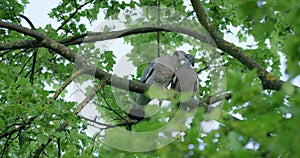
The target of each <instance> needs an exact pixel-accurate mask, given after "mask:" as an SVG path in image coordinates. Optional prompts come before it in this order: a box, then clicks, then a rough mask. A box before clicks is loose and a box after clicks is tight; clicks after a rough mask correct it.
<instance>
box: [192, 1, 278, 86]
mask: <svg viewBox="0 0 300 158" xmlns="http://www.w3.org/2000/svg"><path fill="white" fill-rule="evenodd" d="M191 3H192V6H193V8H194V11H195V12H196V15H197V18H198V20H199V21H200V23H201V25H202V26H203V27H204V28H205V29H206V30H207V31H208V33H209V34H210V35H211V37H212V38H213V40H214V41H215V43H216V45H217V47H218V48H219V49H221V50H223V51H224V52H226V53H228V54H229V55H231V56H233V57H234V58H236V59H237V60H239V61H240V62H241V63H242V64H244V65H245V66H246V67H247V68H248V69H250V70H251V69H257V70H258V77H259V78H260V80H261V81H262V86H263V88H264V89H273V90H279V89H280V88H281V86H282V81H280V80H279V79H277V78H276V77H274V76H273V75H272V74H270V73H268V72H267V71H266V70H265V69H264V68H263V67H262V66H261V65H260V64H259V63H258V62H257V61H255V60H254V59H252V58H251V57H250V56H248V55H247V54H246V53H245V52H243V50H242V48H239V47H237V46H235V45H234V44H232V43H230V42H227V41H225V40H224V39H223V38H222V37H221V36H220V35H219V33H218V32H217V30H216V29H215V28H214V26H212V24H211V22H210V21H209V18H208V16H207V15H206V11H205V8H204V7H203V6H202V4H201V3H200V1H199V0H191Z"/></svg>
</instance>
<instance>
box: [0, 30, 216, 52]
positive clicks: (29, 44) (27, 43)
mask: <svg viewBox="0 0 300 158" xmlns="http://www.w3.org/2000/svg"><path fill="white" fill-rule="evenodd" d="M0 26H1V25H0ZM1 27H4V26H1ZM157 31H165V32H177V33H182V34H185V35H188V36H191V37H193V38H195V39H198V40H200V41H201V42H204V43H208V44H210V45H212V46H214V47H215V45H214V43H213V41H212V40H211V38H210V37H208V36H207V35H203V34H201V33H199V32H198V31H195V30H192V29H189V28H186V27H181V26H175V25H172V26H170V25H161V26H145V27H136V28H130V29H124V30H120V31H111V32H91V33H88V34H81V35H76V36H70V37H67V38H65V39H62V40H60V41H57V42H58V43H60V44H63V45H65V46H69V45H76V44H82V43H92V42H96V41H104V40H111V39H117V38H122V37H125V36H129V35H134V34H140V33H150V32H157ZM42 46H43V45H42V44H41V43H40V42H39V40H22V41H14V42H5V43H0V50H15V49H24V48H36V47H42Z"/></svg>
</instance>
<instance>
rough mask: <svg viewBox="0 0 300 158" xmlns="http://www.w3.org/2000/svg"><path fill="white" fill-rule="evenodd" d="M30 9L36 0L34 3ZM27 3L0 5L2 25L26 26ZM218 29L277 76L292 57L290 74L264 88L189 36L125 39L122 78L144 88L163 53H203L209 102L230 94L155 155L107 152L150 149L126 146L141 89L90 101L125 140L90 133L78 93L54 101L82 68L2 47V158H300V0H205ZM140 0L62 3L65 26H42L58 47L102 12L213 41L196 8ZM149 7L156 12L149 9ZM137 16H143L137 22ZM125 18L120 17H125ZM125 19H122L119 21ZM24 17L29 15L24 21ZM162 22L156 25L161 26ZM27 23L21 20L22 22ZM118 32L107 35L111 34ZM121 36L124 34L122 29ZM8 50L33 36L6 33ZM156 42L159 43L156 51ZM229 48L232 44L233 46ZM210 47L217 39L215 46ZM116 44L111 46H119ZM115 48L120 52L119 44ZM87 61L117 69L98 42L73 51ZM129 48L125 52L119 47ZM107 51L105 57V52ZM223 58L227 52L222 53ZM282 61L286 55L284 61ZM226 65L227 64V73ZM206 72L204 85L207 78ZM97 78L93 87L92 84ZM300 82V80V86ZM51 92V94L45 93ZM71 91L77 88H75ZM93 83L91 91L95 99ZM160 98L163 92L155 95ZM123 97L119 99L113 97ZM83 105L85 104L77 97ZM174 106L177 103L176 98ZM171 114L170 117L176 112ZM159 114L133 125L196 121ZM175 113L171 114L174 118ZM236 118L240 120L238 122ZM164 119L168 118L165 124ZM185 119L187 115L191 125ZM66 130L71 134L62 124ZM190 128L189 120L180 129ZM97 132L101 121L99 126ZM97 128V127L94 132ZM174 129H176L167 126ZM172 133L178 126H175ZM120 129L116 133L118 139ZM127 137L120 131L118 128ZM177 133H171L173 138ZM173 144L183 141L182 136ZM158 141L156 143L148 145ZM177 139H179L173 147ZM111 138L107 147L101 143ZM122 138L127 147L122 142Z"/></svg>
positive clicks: (56, 13)
mask: <svg viewBox="0 0 300 158" xmlns="http://www.w3.org/2000/svg"><path fill="white" fill-rule="evenodd" d="M29 2H30V1H29ZM29 2H28V1H27V0H21V1H20V0H19V1H18V0H9V1H6V0H0V19H1V20H2V21H6V22H11V23H15V24H21V22H20V21H21V19H23V18H24V17H23V16H22V14H23V13H24V9H25V8H26V5H27V4H28V3H29ZM201 3H202V4H203V6H204V8H205V9H206V13H207V15H208V16H209V17H210V19H209V20H211V21H212V24H213V26H214V27H215V29H216V30H218V32H219V33H220V34H221V35H222V36H224V35H225V34H229V33H230V32H231V31H232V30H230V29H229V28H230V26H233V27H236V28H235V29H237V30H238V33H237V35H236V36H237V38H238V39H239V41H240V42H243V41H247V39H248V38H249V37H253V38H254V40H255V45H254V46H245V47H244V48H243V51H244V52H246V53H247V55H248V56H250V57H252V58H253V59H255V60H256V61H257V62H258V63H259V64H260V65H262V67H264V68H265V69H267V70H268V71H269V72H270V73H271V74H272V75H274V76H275V77H277V78H280V77H283V75H284V74H282V73H281V71H280V64H281V63H280V58H286V59H287V60H286V63H283V64H285V65H286V66H287V68H286V71H285V72H284V73H285V75H287V76H288V80H287V82H284V84H283V85H282V88H281V90H279V91H275V90H264V89H263V88H262V85H261V81H260V80H259V78H258V77H257V76H258V74H257V71H256V70H255V69H254V70H248V69H247V68H246V67H245V66H244V65H243V64H242V63H240V62H239V61H238V60H237V59H235V58H233V57H231V56H230V55H228V54H227V53H226V52H222V51H221V50H220V49H216V48H215V47H216V46H215V45H214V44H211V45H210V44H206V43H202V42H200V41H199V40H196V39H194V38H193V37H190V36H188V35H184V34H179V33H176V32H164V31H160V33H159V38H158V37H157V36H158V33H157V32H151V33H140V34H135V35H130V36H126V37H124V38H123V39H124V43H126V44H128V45H130V46H132V49H131V50H130V51H129V50H128V51H129V52H127V54H126V56H127V57H128V59H129V60H130V61H131V62H132V63H133V65H134V66H135V67H136V69H137V71H136V72H135V73H134V74H131V75H129V76H125V77H124V78H127V79H131V80H133V81H138V80H139V78H140V76H141V74H142V73H143V71H144V69H145V67H146V66H147V63H148V62H149V61H150V60H152V59H154V58H155V57H157V54H158V52H157V51H158V47H159V51H160V55H168V54H171V53H172V52H173V51H174V50H177V49H178V48H179V47H180V48H186V50H184V51H186V52H189V53H191V54H193V55H195V56H196V67H195V70H196V71H197V72H199V77H200V80H199V82H200V83H201V84H199V93H197V97H198V99H199V100H200V101H204V100H205V99H206V98H207V97H209V96H211V95H214V94H218V93H220V92H229V93H231V95H232V97H231V98H230V99H226V100H224V101H222V102H221V103H219V104H218V105H219V106H218V108H212V109H211V110H209V112H207V111H206V109H204V108H203V107H200V108H199V109H198V110H197V111H195V114H194V119H193V121H192V122H191V124H190V125H188V126H183V127H184V128H182V127H179V128H178V131H180V132H177V134H175V136H174V135H172V131H168V132H169V133H167V132H166V133H164V134H166V135H168V136H165V138H166V140H159V141H161V142H164V141H165V142H168V141H169V140H172V141H171V143H170V144H168V145H166V146H163V147H161V146H160V144H159V143H157V144H155V145H157V146H156V147H154V148H153V150H151V151H145V152H130V151H123V150H119V149H121V148H115V147H111V146H109V145H107V144H106V143H105V142H106V141H107V140H111V139H112V138H113V139H115V140H114V141H116V142H117V143H120V144H126V143H127V142H126V143H124V141H132V142H134V143H135V144H132V143H128V145H133V146H135V147H132V148H133V149H136V148H138V147H140V146H143V144H145V142H143V140H139V138H138V137H137V139H136V140H128V139H126V137H128V138H131V137H130V133H128V132H125V130H124V129H125V127H126V126H125V125H124V122H125V123H126V122H127V119H128V118H126V111H128V110H129V108H130V106H131V105H132V103H133V99H134V97H135V96H134V92H129V91H124V90H120V89H117V88H114V87H111V86H109V85H106V86H104V87H103V88H101V90H100V91H99V92H98V93H97V95H96V97H95V98H94V99H93V100H92V102H93V103H94V105H96V106H97V111H98V113H99V114H100V115H101V117H102V118H101V119H99V118H98V119H95V120H94V121H96V120H97V121H99V120H101V121H102V123H103V120H104V122H105V124H109V125H116V126H117V127H116V128H118V129H123V132H124V133H123V134H122V133H121V134H120V133H118V132H116V131H113V130H114V127H115V126H106V125H103V126H100V127H98V129H97V128H96V129H94V130H97V131H99V132H97V133H96V134H95V135H93V136H88V135H87V132H86V131H87V130H86V129H87V128H88V126H89V125H91V124H93V123H92V122H91V120H92V121H93V118H91V120H90V121H88V120H86V119H83V118H81V117H80V114H79V115H78V114H76V112H74V111H76V105H78V104H79V103H80V102H75V101H70V100H68V98H65V96H66V95H65V94H67V93H68V94H71V93H75V92H73V91H72V89H71V90H70V89H69V91H68V89H65V90H64V91H63V92H62V93H61V94H60V97H58V98H54V97H52V96H53V95H54V94H55V91H57V90H59V88H60V87H61V86H62V85H63V83H64V82H65V81H66V80H67V79H68V78H69V77H70V76H71V75H72V74H73V73H74V72H75V71H76V70H78V69H77V67H76V66H75V65H74V63H72V62H70V61H67V60H66V59H65V58H64V57H62V56H60V55H58V53H57V52H54V51H53V50H50V49H47V48H43V47H39V48H35V47H32V46H28V47H26V48H22V49H3V48H2V47H1V51H0V87H1V90H0V157H33V156H34V155H36V154H37V153H38V151H39V149H40V148H42V149H43V151H42V152H41V154H39V156H40V157H60V156H61V157H139V158H148V157H149V158H150V157H159V158H167V157H297V156H298V155H300V150H299V149H300V128H299V122H300V107H299V105H300V92H299V88H298V89H297V88H295V86H293V85H292V84H290V82H291V81H292V79H293V78H295V77H296V76H297V75H299V74H300V66H299V65H300V56H299V54H300V40H299V35H300V27H299V26H300V19H299V15H300V8H299V5H298V4H299V1H298V0H291V1H289V2H287V1H284V0H277V1H273V0H265V1H263V0H243V1H235V0H226V1H222V0H209V1H205V2H202V1H201ZM157 5H158V1H157V0H150V1H149V0H140V1H138V2H137V1H126V2H122V1H115V0H111V1H97V0H76V1H72V0H62V1H61V2H60V3H59V5H58V6H57V7H55V8H53V9H52V11H51V12H50V13H49V17H50V18H52V19H55V20H57V21H58V22H59V23H60V24H61V26H59V27H58V28H54V27H53V26H52V25H51V24H49V25H46V26H45V27H36V28H30V29H33V30H34V29H35V30H37V31H39V32H41V33H44V34H45V35H46V36H48V37H50V38H52V39H54V40H57V41H60V40H62V39H64V38H66V37H68V36H77V35H80V34H89V31H91V30H87V28H86V26H85V24H84V23H83V22H82V19H88V20H89V22H90V23H94V22H97V21H96V20H97V16H98V14H99V13H101V14H102V15H103V14H104V15H105V19H106V20H115V21H121V22H123V23H124V27H125V28H134V27H144V26H154V25H157V24H158V23H159V24H160V25H172V26H180V27H185V28H189V29H193V30H195V31H198V32H199V33H202V34H205V35H207V36H208V33H206V32H205V30H204V28H203V27H202V26H201V24H200V23H199V22H198V20H197V18H196V15H195V13H194V12H193V8H192V7H191V4H190V2H189V1H183V0H171V1H170V0H159V5H160V9H161V10H160V13H159V14H158V12H157V10H158V8H157ZM149 6H151V7H149ZM135 11H142V12H143V15H139V16H133V15H134V14H133V13H134V12H135ZM119 13H121V14H119ZM119 15H123V16H124V18H121V20H120V17H119ZM25 16H26V15H25ZM158 16H160V18H159V20H160V21H159V22H158V18H157V17H158ZM23 20H24V19H23ZM110 27H111V26H107V27H105V28H104V29H103V30H104V31H105V32H109V31H114V28H110ZM116 29H118V28H116ZM0 38H1V39H2V42H1V43H7V42H13V43H14V42H17V41H20V40H32V39H33V38H32V37H29V36H26V35H23V34H21V33H18V32H16V31H12V30H9V29H4V28H0ZM158 39H159V45H158V42H157V41H158ZM228 42H231V41H228ZM212 43H213V41H212ZM112 45H113V44H112ZM116 47H118V46H116ZM68 48H70V49H72V50H74V51H75V52H76V53H78V54H80V55H81V56H83V57H84V58H86V59H87V60H88V61H90V62H92V63H95V64H96V65H97V66H98V67H99V68H101V69H103V70H105V71H106V72H110V73H111V72H112V71H113V66H114V65H116V63H117V61H115V60H116V56H117V55H116V54H115V52H114V51H112V50H110V47H108V48H107V49H103V50H102V49H99V48H97V47H95V45H94V43H89V44H82V45H70V46H68ZM120 49H122V48H120ZM99 52H100V53H99ZM219 54H221V55H219ZM280 54H282V55H281V56H280ZM220 66H221V67H220ZM204 73H205V74H206V77H207V80H204V79H203V78H201V76H202V77H203V74H204ZM88 80H89V81H90V82H92V83H96V82H98V81H97V79H95V78H93V77H91V76H87V75H83V76H80V77H78V78H76V79H74V81H73V83H76V84H78V85H80V84H82V83H85V81H88ZM91 80H92V81H91ZM298 82H299V80H298ZM46 85H47V87H49V86H50V87H51V88H45V87H46ZM70 86H71V85H70ZM92 88H93V86H88V87H85V89H84V90H83V91H84V94H85V95H88V94H89V92H91V90H92ZM157 91H158V92H157V94H158V95H157V97H160V96H161V95H160V94H161V93H162V92H160V91H159V90H157ZM116 96H117V97H116ZM78 100H80V101H81V100H82V99H78ZM171 101H172V103H173V102H176V99H173V100H172V99H171ZM157 109H158V107H157V106H149V107H147V111H148V112H149V113H151V112H153V113H154V112H156V111H157ZM170 109H171V110H170ZM160 110H161V112H159V113H158V114H156V115H153V116H152V117H151V118H150V119H148V120H145V121H142V122H140V123H137V124H135V125H133V126H132V131H133V132H145V131H154V130H156V129H159V128H161V127H164V126H165V125H166V124H167V123H169V122H170V121H171V120H172V119H173V118H176V116H177V114H178V116H179V117H181V115H182V116H184V117H187V116H192V115H193V114H191V113H189V114H187V115H184V114H182V111H180V110H178V111H177V112H176V107H175V106H173V105H172V107H169V108H161V109H160ZM170 111H171V112H170ZM233 114H239V115H241V118H240V119H236V118H235V117H234V116H232V115H233ZM165 118H170V119H167V120H165ZM186 119H188V118H186ZM210 120H215V121H217V122H219V128H217V129H215V130H211V131H210V132H205V131H203V129H202V126H201V123H203V122H206V121H210ZM64 123H67V125H66V127H63V126H64V125H65V124H64ZM181 124H185V122H181ZM93 125H95V124H93ZM95 126H96V125H95ZM99 128H100V129H99ZM170 128H171V127H170ZM171 129H172V128H171ZM114 132H116V133H114ZM121 132H122V131H121ZM169 135H170V136H169ZM175 138H176V139H175ZM154 139H155V138H152V137H149V138H148V141H151V140H154ZM173 139H175V140H174V141H173ZM103 140H104V142H103ZM122 141H123V142H122Z"/></svg>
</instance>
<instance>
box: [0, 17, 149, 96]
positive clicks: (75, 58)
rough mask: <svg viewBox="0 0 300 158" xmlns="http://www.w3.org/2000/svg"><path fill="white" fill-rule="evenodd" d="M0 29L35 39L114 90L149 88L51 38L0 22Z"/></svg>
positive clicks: (141, 90)
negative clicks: (114, 72)
mask: <svg viewBox="0 0 300 158" xmlns="http://www.w3.org/2000/svg"><path fill="white" fill-rule="evenodd" d="M0 27H3V28H7V29H10V30H14V31H17V32H20V33H23V34H25V35H28V36H32V37H34V38H36V39H37V40H39V41H41V44H42V46H44V47H46V48H49V49H51V50H54V51H55V52H57V53H58V54H59V55H61V56H63V57H64V58H65V59H67V60H69V61H70V62H72V63H75V64H76V65H77V66H78V67H81V68H88V69H91V70H93V71H89V72H86V73H87V74H89V75H92V76H95V78H97V79H99V80H101V81H104V82H105V83H106V84H108V85H112V86H114V87H116V88H120V89H124V90H129V91H133V92H137V93H143V92H144V91H145V90H147V89H148V88H149V86H150V85H147V84H144V83H140V82H134V81H131V80H126V79H123V78H120V77H118V76H115V75H111V74H109V73H107V72H105V71H103V70H102V69H100V68H98V67H97V66H96V65H94V64H92V63H90V62H88V61H87V60H86V59H84V58H83V57H81V56H80V55H78V54H76V53H75V52H74V51H72V50H71V49H69V48H67V47H66V46H65V45H63V44H60V43H58V42H56V41H54V40H52V39H51V38H49V37H47V36H45V35H44V34H42V33H40V32H38V31H35V30H30V29H27V28H25V27H22V26H19V25H16V24H12V23H8V22H3V21H0Z"/></svg>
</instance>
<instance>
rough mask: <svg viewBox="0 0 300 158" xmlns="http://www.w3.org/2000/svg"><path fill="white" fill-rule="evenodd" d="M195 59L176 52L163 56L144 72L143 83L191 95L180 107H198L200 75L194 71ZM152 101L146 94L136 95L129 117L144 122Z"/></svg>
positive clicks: (189, 55) (181, 52)
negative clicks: (146, 111) (196, 94)
mask: <svg viewBox="0 0 300 158" xmlns="http://www.w3.org/2000/svg"><path fill="white" fill-rule="evenodd" d="M194 60H195V57H194V56H193V55H191V54H186V53H185V52H183V51H175V52H174V53H173V55H172V56H162V57H158V58H156V59H154V60H153V61H152V62H151V63H150V64H149V65H148V67H147V68H146V70H145V71H144V74H143V76H142V78H141V82H143V83H147V84H154V85H157V86H160V87H165V88H167V87H168V86H169V85H170V83H171V88H172V89H175V90H176V91H179V92H181V93H189V94H190V95H189V96H188V99H182V100H183V101H180V103H179V104H178V106H179V107H183V108H193V107H196V106H198V100H197V99H195V98H194V95H195V93H196V91H197V89H198V75H197V73H196V72H195V70H194V69H193V67H192V66H194ZM150 101H151V99H150V98H149V97H147V96H145V95H144V94H136V102H135V105H134V106H133V107H132V108H131V109H130V111H129V113H128V117H129V118H131V119H133V120H138V121H140V120H143V119H144V117H145V105H147V104H148V103H149V102H150Z"/></svg>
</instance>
